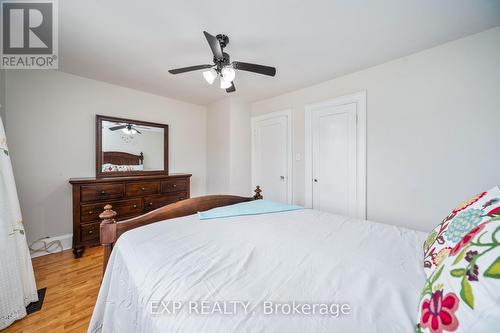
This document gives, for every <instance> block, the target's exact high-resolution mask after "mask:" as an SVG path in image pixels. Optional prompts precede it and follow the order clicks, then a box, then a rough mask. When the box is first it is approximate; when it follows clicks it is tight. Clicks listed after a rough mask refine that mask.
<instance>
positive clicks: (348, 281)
mask: <svg viewBox="0 0 500 333" xmlns="http://www.w3.org/2000/svg"><path fill="white" fill-rule="evenodd" d="M425 236H426V235H425V234H424V233H422V232H418V231H413V230H408V229H404V228H400V227H396V226H390V225H385V224H379V223H373V222H368V221H360V220H353V219H348V218H346V217H341V216H337V215H332V214H327V213H321V212H318V211H314V210H308V209H305V210H299V211H291V212H282V213H274V214H266V215H254V216H239V217H232V218H225V219H214V220H205V221H200V220H198V218H197V216H196V215H192V216H187V217H183V218H178V219H174V220H169V221H165V222H159V223H155V224H151V225H148V226H144V227H141V228H138V229H134V230H131V231H129V232H127V233H125V234H123V235H122V236H121V237H120V238H119V240H118V242H117V244H116V246H115V248H114V249H113V252H112V255H111V258H110V261H109V264H108V267H107V270H106V275H105V277H104V280H103V283H102V285H101V290H100V292H99V297H98V299H97V304H96V307H95V309H94V314H93V316H92V320H91V323H90V326H89V332H120V333H126V332H133V333H139V332H147V333H155V332H158V333H159V332H161V333H165V332H217V333H222V332H353V333H354V332H356V333H357V332H363V333H364V332H383V333H390V332H395V333H402V332H413V331H414V328H413V327H414V323H415V322H416V316H417V303H418V296H419V293H420V290H421V287H422V286H423V283H424V280H425V276H424V272H423V268H422V250H421V249H422V242H423V241H424V239H425ZM197 300H206V301H211V303H210V302H207V304H208V306H209V307H210V308H207V309H209V310H208V311H209V312H210V311H211V310H212V309H213V308H214V306H215V303H213V302H218V303H217V304H218V305H221V304H223V301H226V304H233V303H230V302H229V301H244V302H249V303H248V306H249V307H248V310H247V311H244V309H243V306H240V307H238V309H237V311H234V312H236V313H235V314H233V315H227V314H226V315H222V314H214V315H203V314H196V313H194V309H196V308H195V306H193V304H197V305H196V306H198V308H197V309H200V307H199V306H200V303H189V301H192V302H194V301H197ZM161 301H163V303H159V302H161ZM168 301H178V303H176V304H181V305H182V308H181V309H180V310H178V311H177V312H176V314H175V315H174V314H172V313H170V314H169V313H167V312H166V311H165V308H168V309H169V311H170V312H172V310H173V309H172V303H167V302H168ZM265 301H273V302H275V303H273V304H274V305H276V304H278V303H279V304H282V303H291V302H292V301H295V302H296V303H298V304H305V303H308V304H322V303H328V304H332V303H336V304H342V303H348V304H349V306H350V308H351V309H352V311H351V313H350V314H348V315H342V314H341V315H339V316H338V317H334V316H331V315H320V314H318V313H317V314H316V315H309V314H294V315H285V314H276V315H274V314H264V313H263V311H264V303H263V302H265ZM245 304H246V303H245ZM267 304H268V305H269V303H267ZM190 306H191V310H192V311H191V313H190V312H189V307H190ZM318 306H321V305H318ZM153 308H154V310H155V311H156V312H157V314H152V309H153ZM160 310H161V311H163V313H162V314H158V312H160ZM216 310H217V308H216ZM228 310H232V308H229V309H228ZM268 310H269V308H268ZM229 312H232V311H229Z"/></svg>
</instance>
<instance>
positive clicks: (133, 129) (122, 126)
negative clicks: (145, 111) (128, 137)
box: [109, 123, 148, 134]
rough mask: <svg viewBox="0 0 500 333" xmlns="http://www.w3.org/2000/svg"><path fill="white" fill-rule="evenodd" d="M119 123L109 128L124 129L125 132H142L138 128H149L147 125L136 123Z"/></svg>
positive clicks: (114, 129) (111, 129)
mask: <svg viewBox="0 0 500 333" xmlns="http://www.w3.org/2000/svg"><path fill="white" fill-rule="evenodd" d="M117 124H118V126H113V127H110V128H109V130H110V131H117V130H122V131H123V132H124V133H125V134H135V133H139V134H142V133H141V132H140V131H139V130H138V129H137V128H144V129H148V128H147V127H142V126H137V125H134V124H120V123H117Z"/></svg>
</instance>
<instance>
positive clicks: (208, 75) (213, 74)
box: [203, 68, 217, 84]
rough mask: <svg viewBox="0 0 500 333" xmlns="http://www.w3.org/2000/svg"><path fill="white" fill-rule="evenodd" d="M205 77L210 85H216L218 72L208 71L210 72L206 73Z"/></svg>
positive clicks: (204, 73)
mask: <svg viewBox="0 0 500 333" xmlns="http://www.w3.org/2000/svg"><path fill="white" fill-rule="evenodd" d="M203 77H204V78H205V80H206V81H207V82H208V84H212V83H214V81H215V79H216V78H217V71H216V70H215V69H213V68H212V69H210V70H208V71H204V72H203Z"/></svg>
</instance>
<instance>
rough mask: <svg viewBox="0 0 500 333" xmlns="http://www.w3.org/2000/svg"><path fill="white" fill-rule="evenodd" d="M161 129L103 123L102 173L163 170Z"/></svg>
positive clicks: (162, 132)
mask: <svg viewBox="0 0 500 333" xmlns="http://www.w3.org/2000/svg"><path fill="white" fill-rule="evenodd" d="M163 144H164V129H163V128H161V127H153V126H144V125H139V124H134V123H125V122H114V121H107V120H103V121H102V166H101V167H102V172H120V171H161V170H164V165H163V164H164V156H163V154H164V147H163Z"/></svg>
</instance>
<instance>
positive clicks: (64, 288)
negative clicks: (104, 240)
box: [1, 246, 103, 333]
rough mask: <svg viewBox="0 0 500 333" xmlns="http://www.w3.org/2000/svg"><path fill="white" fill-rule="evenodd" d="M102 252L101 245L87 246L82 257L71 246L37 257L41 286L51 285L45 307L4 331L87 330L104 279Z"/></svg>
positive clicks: (59, 332)
mask: <svg viewBox="0 0 500 333" xmlns="http://www.w3.org/2000/svg"><path fill="white" fill-rule="evenodd" d="M102 256H103V252H102V248H101V247H100V246H98V247H93V248H88V249H85V254H84V255H83V257H82V258H79V259H74V258H73V253H72V252H71V250H68V251H64V252H63V253H59V254H50V255H47V256H43V257H37V258H34V259H33V269H34V271H35V278H36V284H37V288H39V289H40V288H47V292H46V294H45V300H44V302H43V307H42V309H41V310H40V311H38V312H35V313H33V314H30V315H29V316H27V317H24V318H23V319H21V320H19V321H17V322H15V323H14V324H12V325H11V326H10V327H7V328H6V329H4V330H2V331H1V332H2V333H65V332H72V333H80V332H81V333H85V332H87V328H88V325H89V321H90V317H91V316H92V310H93V309H94V305H95V301H96V299H97V294H98V292H99V284H100V282H101V274H102Z"/></svg>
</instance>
